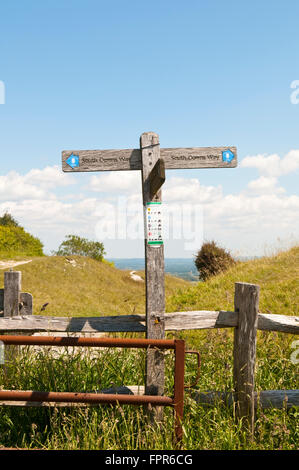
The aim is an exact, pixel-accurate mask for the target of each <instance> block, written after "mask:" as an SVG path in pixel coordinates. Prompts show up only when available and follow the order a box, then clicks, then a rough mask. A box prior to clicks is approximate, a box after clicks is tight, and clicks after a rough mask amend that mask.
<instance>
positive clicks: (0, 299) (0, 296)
mask: <svg viewBox="0 0 299 470" xmlns="http://www.w3.org/2000/svg"><path fill="white" fill-rule="evenodd" d="M3 314H4V289H0V317H2V316H3Z"/></svg>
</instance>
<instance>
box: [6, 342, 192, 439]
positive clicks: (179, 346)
mask: <svg viewBox="0 0 299 470" xmlns="http://www.w3.org/2000/svg"><path fill="white" fill-rule="evenodd" d="M0 338H1V341H2V342H3V343H4V344H5V345H29V346H31V345H34V346H85V347H118V348H144V349H148V348H157V349H172V350H174V354H175V366H174V394H173V397H167V396H158V395H120V394H101V393H80V392H79V393H74V392H37V391H23V390H19V391H18V390H0V402H1V401H5V400H9V401H16V402H17V401H27V402H44V403H50V402H51V403H62V402H63V403H88V404H97V403H99V404H100V403H104V404H112V405H116V404H118V403H119V404H128V405H146V404H151V405H154V406H171V407H173V409H174V414H175V438H176V441H177V442H178V441H180V440H181V439H182V436H183V430H182V420H183V413H184V371H185V354H186V352H189V351H185V341H184V340H179V339H175V340H158V339H124V338H116V339H115V338H80V337H79V338H78V337H61V336H13V335H1V336H0Z"/></svg>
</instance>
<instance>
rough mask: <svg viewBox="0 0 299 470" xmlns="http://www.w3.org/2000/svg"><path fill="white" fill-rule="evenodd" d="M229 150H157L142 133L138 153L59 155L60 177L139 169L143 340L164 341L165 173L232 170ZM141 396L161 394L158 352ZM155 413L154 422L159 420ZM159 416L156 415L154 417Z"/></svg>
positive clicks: (152, 138)
mask: <svg viewBox="0 0 299 470" xmlns="http://www.w3.org/2000/svg"><path fill="white" fill-rule="evenodd" d="M236 166H237V149H236V148H235V147H199V148H196V147H192V148H161V149H160V144H159V136H158V135H157V134H155V133H154V132H146V133H144V134H142V135H141V137H140V148H139V149H118V150H65V151H63V152H62V169H63V171H65V172H92V171H121V170H140V171H141V177H142V195H143V206H144V218H145V278H146V279H145V284H146V337H147V338H148V339H164V337H165V327H164V313H165V288H164V245H163V239H162V227H163V219H162V191H161V187H162V185H163V183H164V182H165V169H166V170H170V169H196V168H234V167H236ZM145 389H146V394H148V395H162V394H163V392H164V360H163V353H162V352H161V351H160V350H150V351H148V353H147V364H146V384H145ZM159 414H160V413H159V411H157V415H156V416H157V417H158V416H159ZM160 416H161V414H160Z"/></svg>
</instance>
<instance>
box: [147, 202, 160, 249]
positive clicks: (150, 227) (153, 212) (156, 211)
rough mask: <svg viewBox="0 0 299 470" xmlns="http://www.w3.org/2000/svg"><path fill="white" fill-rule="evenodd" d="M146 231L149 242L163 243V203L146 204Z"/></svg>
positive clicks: (151, 243)
mask: <svg viewBox="0 0 299 470" xmlns="http://www.w3.org/2000/svg"><path fill="white" fill-rule="evenodd" d="M145 231H146V239H147V244H148V245H151V246H161V245H163V239H162V203H161V202H147V203H146V206H145Z"/></svg>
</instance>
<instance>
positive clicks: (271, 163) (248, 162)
mask: <svg viewBox="0 0 299 470" xmlns="http://www.w3.org/2000/svg"><path fill="white" fill-rule="evenodd" d="M240 167H241V168H256V169H257V170H258V171H259V173H260V174H261V175H265V176H272V177H279V176H282V175H287V174H289V173H292V172H294V171H296V170H298V169H299V150H291V151H290V152H288V153H287V154H286V155H285V156H284V157H283V158H280V156H279V155H277V154H272V155H268V156H267V155H262V154H259V155H254V156H247V157H245V158H243V160H242V161H241V163H240Z"/></svg>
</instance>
